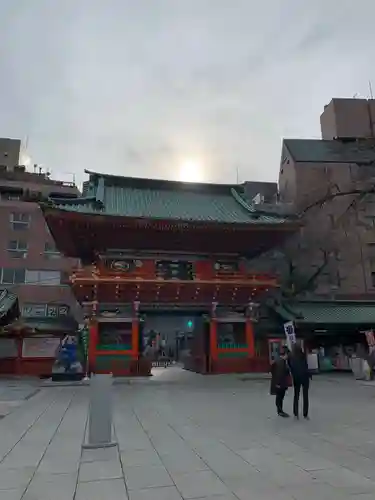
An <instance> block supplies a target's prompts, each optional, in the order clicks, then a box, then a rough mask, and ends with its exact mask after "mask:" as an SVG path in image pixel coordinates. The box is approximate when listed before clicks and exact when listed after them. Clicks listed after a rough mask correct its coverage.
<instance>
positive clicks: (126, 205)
mask: <svg viewBox="0 0 375 500" xmlns="http://www.w3.org/2000/svg"><path fill="white" fill-rule="evenodd" d="M88 173H89V174H90V180H89V181H88V183H86V184H85V195H86V197H85V198H80V199H79V198H78V199H75V200H72V199H70V200H61V199H59V200H55V206H56V207H58V208H60V209H64V210H69V211H76V212H81V213H89V214H95V213H98V214H100V213H101V214H103V215H109V216H111V215H112V216H124V217H135V218H138V217H140V218H141V217H144V218H150V219H163V220H165V219H171V220H183V221H201V222H221V223H238V224H247V223H252V224H278V223H282V222H284V221H285V219H283V218H282V217H280V216H278V215H270V214H263V213H261V212H258V211H257V210H255V208H253V207H252V206H251V205H249V204H248V203H247V201H246V200H245V198H244V195H243V193H241V192H240V191H241V190H242V187H241V186H237V185H228V184H203V183H199V184H193V183H192V184H190V183H183V182H175V181H164V180H157V179H139V178H134V177H120V176H111V175H106V174H98V173H95V172H88Z"/></svg>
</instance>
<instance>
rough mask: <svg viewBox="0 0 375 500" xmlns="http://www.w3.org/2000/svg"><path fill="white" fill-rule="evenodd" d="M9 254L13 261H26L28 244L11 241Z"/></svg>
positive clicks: (20, 241)
mask: <svg viewBox="0 0 375 500" xmlns="http://www.w3.org/2000/svg"><path fill="white" fill-rule="evenodd" d="M8 253H9V255H10V256H11V257H12V259H26V257H27V242H26V241H22V240H11V241H10V242H9V243H8Z"/></svg>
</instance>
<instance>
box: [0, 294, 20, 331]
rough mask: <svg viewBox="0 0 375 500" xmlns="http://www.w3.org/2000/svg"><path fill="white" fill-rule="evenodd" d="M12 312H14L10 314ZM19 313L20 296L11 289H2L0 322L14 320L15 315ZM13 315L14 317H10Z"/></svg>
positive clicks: (2, 323)
mask: <svg viewBox="0 0 375 500" xmlns="http://www.w3.org/2000/svg"><path fill="white" fill-rule="evenodd" d="M10 313H12V314H10ZM17 314H18V298H17V295H16V294H15V293H12V292H10V291H9V290H7V289H6V288H5V289H2V290H0V324H1V325H5V324H7V322H8V321H12V320H13V316H14V317H15V316H17ZM11 315H12V317H10V316H11Z"/></svg>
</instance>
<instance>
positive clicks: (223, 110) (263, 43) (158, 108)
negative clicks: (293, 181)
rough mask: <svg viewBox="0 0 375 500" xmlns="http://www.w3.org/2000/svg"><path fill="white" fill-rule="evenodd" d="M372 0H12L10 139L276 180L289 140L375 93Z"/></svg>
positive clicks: (8, 12) (6, 16) (0, 92)
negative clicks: (343, 102) (333, 106)
mask: <svg viewBox="0 0 375 500" xmlns="http://www.w3.org/2000/svg"><path fill="white" fill-rule="evenodd" d="M374 19H375V1H374V0H358V1H357V2H353V1H352V0H314V1H309V2H307V1H301V0H265V1H263V2H260V1H254V0H0V75H1V80H0V98H1V107H0V135H1V136H5V137H17V138H22V139H25V138H26V137H28V152H29V154H30V155H31V157H32V160H33V162H36V163H40V164H42V165H43V166H45V167H48V168H49V169H50V170H52V172H53V176H54V177H62V178H63V179H64V180H71V179H72V172H75V173H76V175H77V180H79V181H82V180H83V178H84V175H83V170H84V168H89V169H92V170H97V171H103V172H108V173H117V174H120V175H134V176H142V177H147V176H148V177H164V178H176V176H177V172H178V168H179V165H180V164H181V162H183V161H185V160H188V159H191V160H194V161H196V162H200V163H201V164H202V166H203V174H204V178H205V179H206V180H208V181H214V182H235V181H236V170H237V168H238V170H239V174H240V180H245V179H247V180H251V179H252V180H276V179H277V175H278V168H279V161H280V145H281V140H282V137H319V134H320V127H319V115H320V113H321V111H322V109H323V106H324V104H327V103H328V102H329V100H330V99H331V97H333V96H336V97H351V96H353V95H354V94H356V93H358V94H359V95H360V96H363V97H368V95H369V86H368V81H369V80H370V79H373V84H374V89H375V64H374V63H375V30H374Z"/></svg>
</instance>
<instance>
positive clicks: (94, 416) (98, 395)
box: [82, 374, 117, 448]
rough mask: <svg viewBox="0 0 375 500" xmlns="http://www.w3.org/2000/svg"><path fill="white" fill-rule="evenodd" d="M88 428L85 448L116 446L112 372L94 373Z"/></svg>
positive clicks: (91, 385)
mask: <svg viewBox="0 0 375 500" xmlns="http://www.w3.org/2000/svg"><path fill="white" fill-rule="evenodd" d="M87 427H88V429H87V432H86V439H85V443H84V444H83V445H82V446H83V448H109V447H111V446H116V445H117V442H116V441H114V439H113V424H112V374H109V375H101V374H97V375H93V376H92V377H91V379H90V404H89V415H88V426H87Z"/></svg>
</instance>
